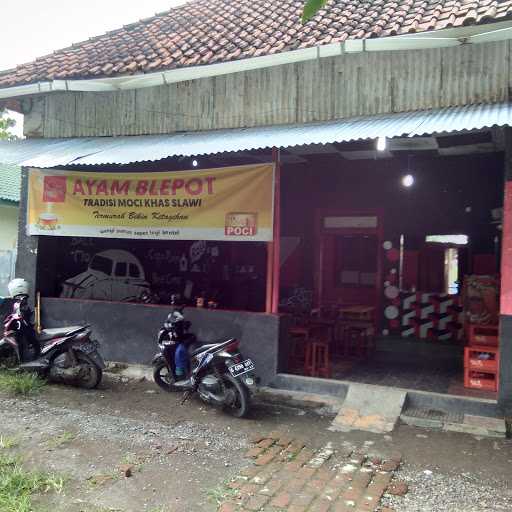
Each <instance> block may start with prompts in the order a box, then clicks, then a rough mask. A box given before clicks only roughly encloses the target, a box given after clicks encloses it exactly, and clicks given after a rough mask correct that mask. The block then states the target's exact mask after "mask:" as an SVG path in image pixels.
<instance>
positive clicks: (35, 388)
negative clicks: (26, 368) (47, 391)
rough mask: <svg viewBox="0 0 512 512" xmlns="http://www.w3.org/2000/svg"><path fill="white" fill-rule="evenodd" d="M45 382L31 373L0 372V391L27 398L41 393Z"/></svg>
mask: <svg viewBox="0 0 512 512" xmlns="http://www.w3.org/2000/svg"><path fill="white" fill-rule="evenodd" d="M45 385H46V381H44V380H43V379H41V378H40V377H38V376H37V375H35V374H33V373H15V372H10V371H0V391H7V392H8V393H11V394H13V395H21V396H28V395H32V394H35V393H38V392H39V391H41V389H42V388H43V386H45Z"/></svg>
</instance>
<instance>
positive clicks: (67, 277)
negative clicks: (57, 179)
mask: <svg viewBox="0 0 512 512" xmlns="http://www.w3.org/2000/svg"><path fill="white" fill-rule="evenodd" d="M42 243H44V244H45V245H46V246H45V247H44V250H42V251H41V254H44V255H45V256H44V257H41V258H40V261H39V265H40V269H39V272H38V273H39V275H41V276H44V279H41V282H40V283H39V286H40V290H41V293H42V295H43V296H49V297H63V298H75V299H91V300H112V301H128V302H149V303H156V304H169V303H170V302H171V297H172V295H179V296H180V298H181V299H182V300H183V301H184V302H186V303H188V304H191V305H193V304H195V303H196V299H197V297H199V296H204V297H205V299H206V301H210V300H211V301H214V302H216V303H218V305H219V307H224V308H233V309H250V310H255V311H258V310H261V309H262V308H263V307H264V300H265V294H264V284H265V280H264V275H265V269H266V253H265V250H264V249H265V248H264V246H262V244H252V243H250V242H249V243H248V244H236V246H234V244H226V243H219V242H213V241H172V243H169V242H164V241H154V240H152V241H145V240H136V241H129V240H121V239H117V240H108V239H100V238H81V237H59V238H58V239H56V238H53V237H52V238H45V239H44V240H43V242H42ZM262 277H263V279H262ZM262 283H263V284H262Z"/></svg>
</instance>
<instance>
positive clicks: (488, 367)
mask: <svg viewBox="0 0 512 512" xmlns="http://www.w3.org/2000/svg"><path fill="white" fill-rule="evenodd" d="M498 332H499V329H498V326H497V325H496V326H493V325H492V326H489V325H472V326H471V327H470V328H469V345H468V346H467V347H465V348H464V387H466V388H472V389H482V390H486V391H498V378H499V367H500V351H499V348H498V339H499V337H498Z"/></svg>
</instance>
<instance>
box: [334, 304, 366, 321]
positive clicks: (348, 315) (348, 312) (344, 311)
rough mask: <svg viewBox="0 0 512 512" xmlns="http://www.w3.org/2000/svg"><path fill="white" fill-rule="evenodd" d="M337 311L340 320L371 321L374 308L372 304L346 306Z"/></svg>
mask: <svg viewBox="0 0 512 512" xmlns="http://www.w3.org/2000/svg"><path fill="white" fill-rule="evenodd" d="M338 311H339V314H340V320H366V321H373V318H374V312H375V308H374V307H373V306H346V307H342V308H340V309H339V310H338Z"/></svg>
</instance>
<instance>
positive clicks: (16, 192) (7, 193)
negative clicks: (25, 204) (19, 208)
mask: <svg viewBox="0 0 512 512" xmlns="http://www.w3.org/2000/svg"><path fill="white" fill-rule="evenodd" d="M20 188H21V168H20V167H18V166H17V165H12V164H3V163H1V162H0V200H3V201H12V202H13V203H19V202H20Z"/></svg>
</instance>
